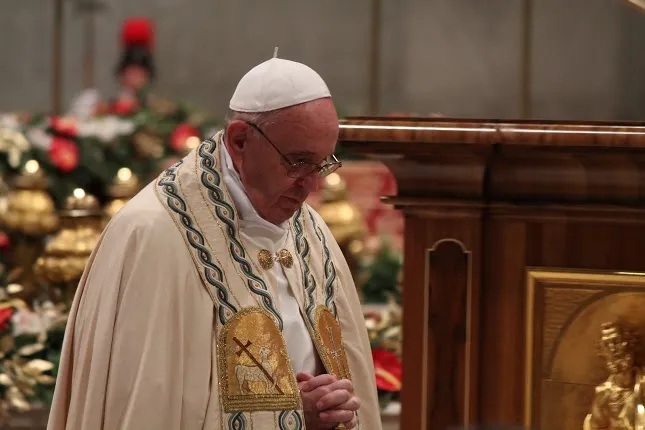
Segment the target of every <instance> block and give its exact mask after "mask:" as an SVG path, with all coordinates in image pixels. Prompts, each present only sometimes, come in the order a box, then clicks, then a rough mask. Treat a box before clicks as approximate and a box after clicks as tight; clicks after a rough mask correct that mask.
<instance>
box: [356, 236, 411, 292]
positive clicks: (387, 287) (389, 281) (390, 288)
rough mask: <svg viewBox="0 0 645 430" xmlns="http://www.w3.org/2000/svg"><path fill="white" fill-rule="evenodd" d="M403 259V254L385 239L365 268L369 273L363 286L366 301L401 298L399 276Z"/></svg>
mask: <svg viewBox="0 0 645 430" xmlns="http://www.w3.org/2000/svg"><path fill="white" fill-rule="evenodd" d="M402 264H403V261H402V258H401V255H400V254H399V253H398V252H396V251H395V250H394V249H392V247H391V246H390V245H389V243H388V242H387V241H384V243H383V246H382V247H381V248H380V249H379V251H378V252H377V254H376V255H375V256H374V259H372V260H371V261H370V262H369V263H368V264H367V265H366V267H364V268H363V270H364V271H365V272H366V273H367V278H366V281H365V283H364V284H363V285H362V287H361V291H362V292H363V301H364V302H365V303H386V302H387V301H388V300H389V299H394V300H395V301H396V302H400V300H401V291H400V288H399V276H400V272H401V267H402Z"/></svg>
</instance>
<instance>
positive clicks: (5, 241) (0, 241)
mask: <svg viewBox="0 0 645 430" xmlns="http://www.w3.org/2000/svg"><path fill="white" fill-rule="evenodd" d="M9 248H11V239H9V236H7V233H5V232H3V231H0V252H3V251H7V250H8V249H9Z"/></svg>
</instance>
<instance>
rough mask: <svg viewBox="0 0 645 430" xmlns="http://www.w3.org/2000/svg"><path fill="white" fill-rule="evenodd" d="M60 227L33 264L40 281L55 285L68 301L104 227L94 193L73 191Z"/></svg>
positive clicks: (63, 212)
mask: <svg viewBox="0 0 645 430" xmlns="http://www.w3.org/2000/svg"><path fill="white" fill-rule="evenodd" d="M60 217H61V230H60V231H59V232H58V233H57V234H56V235H55V236H54V237H53V238H52V240H51V241H50V242H49V243H48V244H47V246H46V247H45V253H44V255H43V256H42V257H40V258H38V260H37V261H36V264H35V273H36V275H37V276H38V277H39V278H40V280H41V281H42V282H44V283H47V284H49V285H52V286H55V287H57V288H58V290H59V292H60V293H62V294H63V295H64V297H63V300H65V299H69V300H71V299H72V297H73V295H74V290H75V289H76V285H77V284H78V281H79V280H80V278H81V275H82V274H83V271H84V270H85V266H86V265H87V261H88V259H89V257H90V254H91V253H92V250H93V249H94V247H95V246H96V244H97V242H98V240H99V238H100V236H101V232H102V229H103V225H102V213H101V210H100V207H99V203H98V201H97V200H96V198H95V197H94V196H91V195H87V194H85V191H83V190H82V189H76V190H74V193H73V195H72V196H70V197H68V198H67V201H66V204H65V209H64V210H63V211H61V213H60Z"/></svg>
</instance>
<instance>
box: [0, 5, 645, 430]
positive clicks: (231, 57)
mask: <svg viewBox="0 0 645 430" xmlns="http://www.w3.org/2000/svg"><path fill="white" fill-rule="evenodd" d="M132 18H137V24H136V25H134V26H133V27H131V28H130V30H129V33H128V30H126V28H127V26H128V23H130V24H132V21H130V20H131V19H132ZM126 33H128V34H129V35H127V34H126ZM644 40H645V13H642V11H641V10H639V8H638V7H636V6H634V5H633V4H630V3H629V2H628V1H621V0H540V1H536V0H485V1H482V0H397V1H396V2H395V1H384V0H354V1H351V2H348V1H340V0H327V1H324V2H323V1H313V0H304V1H303V0H299V1H296V0H281V1H272V2H259V1H249V0H238V1H235V2H225V1H221V0H190V1H180V0H48V1H41V0H20V1H10V0H4V1H0V52H1V53H2V56H3V57H2V62H1V66H0V174H1V175H2V176H1V178H2V180H1V181H0V185H1V187H0V188H1V189H2V197H1V199H2V204H1V207H0V212H1V214H0V226H1V228H2V231H1V232H0V252H1V254H0V255H1V256H2V288H0V332H1V333H0V335H1V337H2V339H1V340H2V342H0V349H1V351H0V353H1V354H2V357H3V358H2V364H0V377H2V378H3V379H1V380H0V412H2V414H1V415H0V418H1V420H0V425H2V426H4V427H3V428H44V423H45V422H46V419H47V408H48V404H49V401H50V400H51V394H52V392H53V387H54V384H55V376H56V369H57V363H58V359H59V350H60V344H61V341H62V333H63V330H64V328H65V322H66V318H67V312H68V308H69V303H70V300H71V297H72V296H73V293H74V290H75V288H76V284H77V282H78V279H80V276H81V273H82V271H83V268H84V267H85V264H86V262H87V258H88V256H89V254H90V252H91V250H92V249H93V246H94V244H95V243H96V240H97V239H98V236H99V235H100V233H101V231H102V229H103V227H104V226H105V224H106V223H107V222H109V220H110V218H111V217H112V216H113V215H114V214H115V213H116V212H117V211H118V210H119V209H120V208H121V207H122V205H123V204H125V203H126V202H127V200H128V199H130V198H131V197H132V196H133V195H134V194H136V192H138V190H140V189H141V187H143V186H144V185H145V184H147V183H148V182H149V181H150V180H152V179H153V178H154V177H155V176H156V175H157V174H158V173H159V172H160V171H161V170H162V169H163V168H165V167H167V166H169V165H170V164H172V163H173V162H174V161H176V160H178V159H179V158H181V157H182V156H184V155H185V154H187V153H188V152H189V151H191V150H192V149H194V148H195V146H196V144H197V143H199V141H200V139H201V138H204V137H207V136H210V135H211V134H212V133H213V132H214V131H216V130H217V129H218V127H219V126H221V124H222V122H223V118H224V114H225V112H226V110H227V107H228V101H229V98H230V96H231V95H232V93H233V91H234V89H235V86H236V84H237V82H238V81H239V79H240V78H241V77H242V75H243V74H244V73H246V72H247V71H248V70H249V69H251V68H252V67H253V66H255V65H257V64H259V63H261V62H263V61H265V60H267V59H269V58H270V57H271V56H272V55H273V50H274V47H279V56H280V57H282V58H286V59H290V60H295V61H299V62H303V63H305V64H307V65H309V66H311V67H312V68H314V69H315V70H316V71H318V72H319V73H320V74H321V75H322V76H323V78H324V79H325V80H326V81H327V83H328V85H329V87H330V90H331V92H332V95H333V97H334V100H335V103H336V106H337V109H338V112H339V116H340V117H341V118H344V117H348V116H356V115H379V116H385V117H395V116H396V117H401V116H446V117H461V118H464V117H466V118H482V119H484V118H491V119H558V120H628V121H640V120H642V119H643V118H645V79H643V76H645V56H643V55H641V50H642V49H641V44H642V42H643V41H644ZM135 48H136V49H135ZM135 51H136V52H135ZM133 68H134V69H133ZM132 70H135V71H134V72H133V74H129V73H130V72H131V71H132ZM129 71H130V72H129ZM153 72H154V73H153ZM137 82H138V83H137ZM338 153H339V157H341V158H342V159H343V161H344V166H343V168H342V169H341V170H339V171H338V174H333V175H331V176H330V177H328V178H327V179H326V180H325V181H324V182H322V183H321V189H320V191H319V192H317V193H314V194H313V195H312V196H311V198H310V204H311V205H312V206H314V207H315V208H316V209H317V210H318V211H319V212H320V213H321V215H322V216H323V218H325V220H326V221H327V223H328V224H329V225H330V227H331V229H332V232H333V233H334V235H335V236H336V239H337V241H338V242H339V243H340V245H341V247H342V249H343V252H344V253H345V256H346V258H347V259H348V261H349V262H350V265H351V267H352V270H353V275H354V279H355V281H356V284H357V288H358V289H359V293H360V295H361V299H362V300H363V302H364V308H365V316H366V322H367V329H368V331H369V333H370V338H371V340H372V347H373V358H374V363H375V367H376V375H375V377H376V380H377V385H378V387H379V396H380V400H381V405H382V409H383V411H382V412H383V422H384V425H385V428H386V429H396V428H398V420H399V417H398V414H399V411H400V403H399V392H400V390H401V336H402V329H401V320H402V314H401V312H402V311H401V301H400V297H401V279H402V278H401V268H402V264H403V258H404V255H403V237H402V235H403V216H402V214H401V213H399V212H398V211H396V210H394V209H392V207H391V206H388V205H386V204H384V203H382V202H381V200H380V198H381V196H387V195H393V194H395V193H396V190H397V185H396V181H395V179H394V178H393V176H392V174H391V173H390V172H389V171H388V169H387V168H386V167H385V166H384V165H383V164H381V163H379V162H377V161H371V160H366V159H361V158H360V157H356V156H351V155H349V154H348V153H346V152H345V151H344V150H343V148H342V147H339V149H338Z"/></svg>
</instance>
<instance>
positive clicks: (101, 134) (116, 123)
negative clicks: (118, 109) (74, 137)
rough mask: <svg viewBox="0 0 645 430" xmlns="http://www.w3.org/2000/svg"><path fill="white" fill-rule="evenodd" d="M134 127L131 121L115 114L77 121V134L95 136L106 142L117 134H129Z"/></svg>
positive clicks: (117, 135)
mask: <svg viewBox="0 0 645 430" xmlns="http://www.w3.org/2000/svg"><path fill="white" fill-rule="evenodd" d="M134 129H135V125H134V123H133V122H132V121H129V120H127V119H124V118H120V117H118V116H115V115H108V116H104V117H101V118H92V119H90V120H89V121H83V122H81V123H79V125H78V135H79V136H81V137H95V138H98V139H100V140H102V141H104V142H106V143H108V142H111V141H113V140H114V139H116V138H117V137H119V136H123V135H128V134H131V133H132V132H134Z"/></svg>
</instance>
